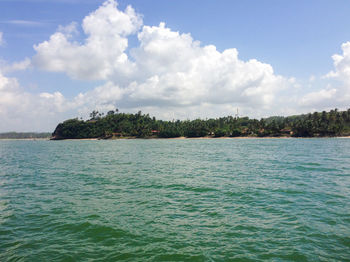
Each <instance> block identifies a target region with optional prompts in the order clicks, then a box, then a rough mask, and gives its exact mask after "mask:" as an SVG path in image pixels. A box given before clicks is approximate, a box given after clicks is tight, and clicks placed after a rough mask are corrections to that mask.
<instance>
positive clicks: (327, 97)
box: [300, 42, 350, 109]
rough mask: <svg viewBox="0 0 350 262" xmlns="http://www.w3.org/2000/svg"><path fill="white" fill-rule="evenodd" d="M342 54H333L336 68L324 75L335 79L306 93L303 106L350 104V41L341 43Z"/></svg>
mask: <svg viewBox="0 0 350 262" xmlns="http://www.w3.org/2000/svg"><path fill="white" fill-rule="evenodd" d="M341 49H342V54H335V55H333V56H332V59H333V65H334V70H332V71H330V72H329V73H328V74H326V75H325V76H324V78H325V79H330V80H333V81H334V82H333V83H332V84H329V85H328V86H327V87H326V88H323V89H321V90H318V91H315V92H311V93H308V94H306V95H304V96H303V97H302V99H301V101H300V104H301V105H302V106H313V107H316V108H322V107H323V108H332V107H333V108H334V107H341V108H344V109H345V108H346V107H348V106H349V105H350V42H346V43H343V44H342V45H341Z"/></svg>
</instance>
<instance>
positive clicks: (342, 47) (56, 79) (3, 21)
mask: <svg viewBox="0 0 350 262" xmlns="http://www.w3.org/2000/svg"><path fill="white" fill-rule="evenodd" d="M103 2H104V1H95V0H85V1H80V0H76V1H74V0H73V1H68V0H62V1H60V0H53V1H43V0H27V1H24V0H11V1H10V0H0V32H1V35H2V37H1V41H0V43H1V46H0V60H1V61H2V62H1V64H0V73H1V75H2V77H3V78H6V79H10V80H11V81H10V82H12V83H14V82H16V84H15V85H16V87H15V88H16V97H21V92H22V93H23V97H26V99H25V100H26V103H28V104H30V103H32V104H33V105H31V106H28V108H24V109H23V110H24V111H26V112H27V113H28V111H30V110H31V109H33V108H35V107H36V104H35V103H36V102H35V101H37V100H38V99H36V96H38V97H41V98H40V99H42V97H45V95H41V96H40V94H42V93H44V94H46V97H49V96H48V95H47V94H51V95H52V94H56V95H55V97H50V99H51V98H52V99H56V100H55V101H56V102H55V103H67V104H65V105H62V104H60V105H57V107H56V108H55V107H45V105H44V104H45V103H47V101H46V102H45V101H41V102H38V103H39V104H40V110H48V111H49V114H46V115H45V114H44V113H42V112H35V113H33V114H37V116H40V118H42V119H45V117H48V118H50V119H52V120H51V121H38V120H36V121H34V122H33V121H28V123H26V121H24V120H23V119H21V117H20V115H21V111H20V110H17V111H18V112H16V113H14V116H11V112H12V110H10V108H13V107H15V105H14V104H13V103H14V102H13V101H11V103H10V102H9V100H6V101H1V100H0V118H3V119H5V120H6V121H5V120H4V121H3V123H4V122H5V123H8V124H7V125H6V126H0V131H8V130H19V131H23V130H28V131H29V130H30V131H31V130H34V131H41V130H51V129H52V128H54V126H55V124H56V122H55V121H62V120H64V119H65V118H67V117H73V116H83V117H84V116H86V115H87V112H88V111H92V110H93V109H96V108H97V109H100V110H106V109H108V108H111V107H113V106H118V107H120V108H121V109H122V110H123V111H128V112H133V111H137V110H138V109H142V110H143V111H144V112H150V113H151V114H154V115H156V116H157V117H160V118H164V119H171V118H174V117H175V118H195V117H205V116H209V117H211V116H213V117H215V116H222V115H226V114H229V113H230V112H231V110H232V108H236V107H238V108H240V109H241V111H242V112H243V113H244V114H245V115H249V116H251V117H263V116H267V115H270V114H279V115H288V114H293V113H300V112H308V110H324V109H328V108H332V107H338V108H345V107H346V106H347V105H349V104H350V101H349V100H348V97H349V90H350V88H349V87H348V85H349V83H350V80H349V79H348V78H347V77H348V74H347V73H346V72H347V70H346V68H348V67H347V66H350V65H349V64H350V63H348V60H349V59H348V54H347V52H346V50H347V48H348V47H347V45H346V43H347V42H348V41H350V30H349V28H350V19H348V16H349V14H350V5H349V2H348V1H340V0H335V1H323V0H317V1H311V0H309V1H301V0H299V1H280V0H255V1H253V0H248V1H232V0H231V1H230V0H220V1H212V0H191V1H183V0H177V1H164V0H152V1H144V0H130V1H128V0H119V1H118V6H117V7H116V6H114V7H113V6H112V4H111V3H112V2H113V1H111V2H109V4H110V5H109V6H108V7H107V6H106V4H105V8H106V10H107V8H109V10H112V9H113V8H114V9H113V10H115V9H117V10H118V11H120V12H125V8H126V7H127V6H128V5H130V6H131V7H132V8H133V9H134V12H135V14H136V15H137V17H139V18H140V21H141V22H140V21H139V24H134V25H133V26H134V28H133V29H132V30H131V29H130V30H131V31H130V32H129V31H128V33H127V35H126V36H124V35H122V36H121V37H119V38H115V39H114V40H113V41H115V42H113V43H111V44H116V45H118V41H122V39H124V38H125V39H127V40H128V45H127V48H122V47H120V48H121V49H120V52H121V53H125V54H126V55H127V57H128V61H129V60H130V63H134V65H133V66H132V67H133V68H137V70H136V71H135V72H133V73H132V74H131V73H126V72H124V71H123V72H121V71H120V68H119V69H118V68H117V67H118V66H119V67H125V65H124V64H123V65H120V64H119V65H114V64H113V62H111V63H112V64H113V70H112V69H111V68H105V69H106V70H107V71H108V72H109V73H108V74H107V75H105V74H104V73H105V72H106V71H103V72H104V73H103V72H102V73H101V74H100V75H96V76H94V77H91V71H89V70H92V68H93V67H89V68H87V69H86V70H85V71H84V72H90V76H89V75H86V76H84V75H83V73H84V72H81V71H79V69H78V67H79V68H83V67H84V66H85V65H84V64H81V65H78V64H77V65H76V67H72V66H70V64H69V63H67V64H66V65H62V66H60V67H59V68H58V67H57V65H53V64H50V61H53V60H55V59H58V56H59V55H61V53H60V54H58V53H52V52H54V51H52V50H56V49H55V47H57V43H53V42H50V37H51V36H52V35H54V34H55V33H57V32H58V31H60V30H61V29H62V28H63V27H65V26H67V25H69V24H70V23H72V22H75V23H76V24H75V33H74V36H73V37H71V38H70V36H68V33H65V34H66V38H65V39H67V40H68V41H69V43H70V44H71V45H72V46H74V45H75V44H76V45H80V47H82V46H84V43H86V42H87V39H88V37H89V34H87V33H86V32H84V30H83V28H82V25H83V19H84V18H85V17H87V16H89V15H90V14H91V13H93V12H97V10H99V9H101V8H102V7H103ZM101 12H102V11H101ZM111 15H113V14H111ZM115 15H116V16H118V15H121V16H122V14H120V13H119V14H118V13H115ZM101 17H102V16H101ZM101 17H98V13H96V17H95V18H94V19H97V18H98V19H100V18H101ZM102 18H103V17H102ZM96 21H97V20H94V22H93V23H95V22H96ZM98 21H101V20H98ZM160 22H165V28H168V29H169V30H170V31H171V32H175V33H176V32H179V36H180V37H177V36H175V35H173V36H172V37H170V38H171V40H169V41H173V44H170V43H169V42H167V43H164V42H162V43H161V44H162V46H157V47H155V44H160V42H159V39H160V38H159V37H161V35H162V37H163V36H164V35H165V34H168V33H169V32H168V31H166V30H165V29H164V30H163V31H162V30H161V29H159V28H160ZM140 23H141V24H140ZM90 26H91V25H90ZM117 26H120V27H123V26H127V25H125V24H120V23H119V24H117ZM152 26H153V27H154V28H155V29H154V30H156V29H157V30H156V31H157V36H156V35H155V33H154V32H155V31H154V30H153V31H154V32H153V31H152V32H153V33H152V34H151V32H150V31H147V30H146V31H147V32H146V33H145V34H148V36H147V37H151V35H152V37H154V38H152V41H153V42H147V43H148V44H149V47H152V48H153V47H154V48H155V50H151V51H150V49H147V48H144V46H145V43H142V41H141V40H138V35H139V34H140V33H141V32H142V31H143V30H145V27H146V29H147V28H148V27H149V28H151V27H152ZM113 27H115V25H113ZM59 28H60V29H59ZM158 29H159V30H158ZM128 30H129V29H128ZM61 31H62V30H61ZM65 32H66V31H65ZM96 32H97V34H98V30H97V31H96ZM105 34H109V32H106V33H105ZM122 34H124V33H122ZM181 34H190V36H191V37H192V40H191V41H192V42H191V43H189V42H186V41H187V40H184V39H183V38H181ZM99 37H101V39H110V37H109V36H108V37H107V36H106V35H104V36H101V35H99ZM180 38H181V39H180ZM118 39H119V40H118ZM145 39H146V38H145ZM147 39H148V38H147ZM162 39H163V38H162ZM167 39H168V38H167ZM163 40H164V39H163ZM45 41H47V42H48V46H47V47H44V46H41V48H39V49H36V50H35V49H34V48H33V46H34V45H35V46H39V45H40V44H42V43H44V42H45ZM106 41H107V40H106ZM144 41H146V40H144ZM147 41H148V40H147ZM181 41H182V42H181ZM183 41H185V42H186V43H187V44H188V45H190V46H191V45H192V44H193V42H195V41H200V47H201V48H202V49H203V48H204V47H205V46H208V45H213V46H215V48H216V51H217V55H218V54H223V53H224V51H225V50H227V49H232V48H235V49H236V50H237V51H238V58H237V59H238V60H237V61H239V62H245V63H247V64H246V65H244V68H243V69H242V67H241V66H238V67H236V66H235V65H234V64H236V63H235V62H234V61H233V60H232V61H231V62H232V63H231V62H230V63H227V62H224V61H226V60H225V58H223V57H222V58H220V60H217V59H216V58H214V57H216V56H215V55H213V54H209V53H207V52H206V51H203V50H204V49H203V50H202V49H201V50H197V49H196V47H193V46H191V47H190V46H188V45H187V44H185V46H186V48H188V50H187V49H186V50H187V51H186V54H187V55H188V56H189V57H188V59H187V58H186V59H185V58H184V60H183V61H187V60H188V61H192V62H191V65H193V63H195V62H193V61H197V62H198V61H207V62H208V63H209V64H210V61H212V62H213V63H214V65H213V68H212V69H211V70H212V71H214V72H213V75H215V77H216V78H214V79H207V80H206V81H207V82H210V83H212V84H211V85H208V86H205V88H203V86H204V85H205V84H204V83H202V82H198V83H197V84H194V83H193V82H194V81H190V80H191V79H192V78H191V77H192V73H193V70H194V68H190V65H187V66H186V65H185V62H182V63H180V62H181V61H180V60H179V61H177V57H178V56H179V55H177V57H176V56H171V53H172V52H173V50H168V52H169V56H167V57H165V56H164V54H161V56H160V57H159V59H161V61H163V62H164V61H165V62H164V64H159V61H160V60H156V59H155V58H154V55H159V53H158V52H157V48H159V50H162V48H166V47H169V46H171V47H173V46H174V48H178V47H179V48H180V47H183V44H184V43H185V42H183ZM74 43H75V44H74ZM175 43H176V44H175ZM143 44H144V45H143ZM72 46H70V47H72ZM110 46H111V45H108V47H110ZM76 47H77V46H75V47H74V48H72V49H71V53H70V55H71V56H68V54H64V57H65V59H69V57H72V59H81V60H82V61H83V59H85V58H86V54H85V55H84V57H81V56H79V54H81V52H83V51H81V50H82V49H84V47H83V48H80V49H78V48H76ZM49 48H51V49H50V50H51V51H48V50H49ZM60 48H61V47H60ZM79 50H80V51H79ZM135 50H136V51H135ZM137 50H138V51H137ZM94 51H96V50H94ZM94 51H92V52H94ZM177 51H178V52H179V53H178V54H181V51H180V50H176V52H174V53H177ZM56 52H60V51H57V50H56ZM72 52H73V54H72ZM74 52H76V53H74ZM106 52H107V51H106ZM120 52H119V51H118V52H116V53H115V54H114V55H115V56H116V57H115V59H118V57H119V56H120V55H121V53H120ZM134 52H136V53H138V57H134V55H133V53H134ZM203 52H204V53H205V54H204V53H203ZM98 53H100V52H98ZM334 54H338V55H340V56H341V57H342V59H341V61H342V62H341V63H339V64H340V65H341V66H338V67H337V66H336V65H335V64H334V61H335V60H334V58H332V56H333V55H334ZM94 55H95V56H93V59H96V61H102V62H103V57H106V56H105V55H108V52H107V54H103V55H104V56H102V57H98V56H97V55H98V54H97V53H96V54H94ZM67 57H68V58H67ZM111 57H112V58H113V55H111ZM199 58H200V59H199ZM25 59H27V63H26V64H27V66H23V67H24V68H22V69H21V70H18V69H16V68H15V67H14V66H13V63H14V62H21V61H24V60H25ZM59 59H61V58H59ZM100 59H101V60H100ZM138 59H139V60H138ZM147 59H149V61H148V60H147ZM232 59H233V58H232ZM251 59H254V61H255V60H256V61H257V62H258V64H254V63H253V64H251V65H250V64H249V63H248V61H251ZM72 61H73V60H72ZM111 61H113V60H111ZM235 61H236V60H235ZM61 62H62V61H61ZM102 62H101V63H102ZM197 62H196V63H197ZM215 63H216V64H217V67H216V66H215ZM221 63H223V64H221ZM259 63H261V64H262V65H260V64H259ZM155 64H156V65H157V68H151V67H152V66H153V65H155ZM179 64H181V65H183V66H179ZM146 65H147V67H146ZM265 65H269V66H270V67H271V68H272V69H273V72H270V71H269V69H267V67H266V66H265ZM64 66H65V67H64ZM114 66H116V68H114ZM160 67H161V68H164V70H160V69H159V68H160ZM185 68H186V69H185ZM197 69H198V68H197V67H196V70H197ZM130 70H131V69H130ZM184 70H185V71H184ZM186 70H188V71H186ZM198 70H200V71H198V72H197V71H196V72H195V75H196V76H197V77H199V78H201V76H203V78H204V75H205V74H206V73H205V72H207V71H205V70H207V68H201V69H198ZM208 70H209V69H208ZM239 70H243V71H242V72H241V71H239ZM249 70H252V71H251V72H250V71H249ZM259 70H261V72H262V73H261V74H260V75H256V76H255V75H254V74H256V72H260V71H259ZM266 70H267V71H269V72H267V71H266ZM144 71H147V74H144V73H143V72H144ZM265 71H266V72H267V73H263V72H265ZM128 72H129V71H128ZM230 72H236V73H235V74H233V73H232V74H231V73H230ZM179 73H181V74H184V75H185V77H184V79H185V80H184V79H183V81H180V80H179V79H177V80H176V81H175V80H174V83H173V84H172V86H170V87H167V88H164V90H163V89H162V88H163V86H164V85H167V83H169V79H174V77H175V76H178V75H179ZM190 73H191V74H190ZM126 74H127V75H126ZM141 75H142V76H141ZM171 75H173V78H171V77H170V76H171ZM206 75H207V74H206ZM240 75H243V76H246V78H251V79H252V80H251V82H249V83H250V84H249V83H246V82H247V81H246V80H245V79H246V78H242V79H241V78H240V77H239V76H240ZM262 75H264V77H266V80H264V79H262V78H263V76H262ZM169 77H170V78H169ZM205 77H206V76H205ZM124 78H125V79H124ZM155 78H156V79H157V83H156V84H155V82H154V81H153V80H154V79H155ZM280 78H281V79H280ZM152 79H153V80H152ZM152 81H153V82H152ZM166 81H167V82H166ZM7 82H8V81H7ZM133 82H134V83H133ZM135 82H136V83H135ZM0 83H1V82H0ZM132 83H133V84H132ZM150 83H151V84H150ZM164 83H165V84H164ZM188 83H190V84H188ZM161 84H162V86H160V85H161ZM217 84H220V85H223V86H225V88H224V89H223V90H222V93H220V94H221V95H222V96H225V99H221V100H220V98H216V97H215V94H216V85H217ZM106 85H109V87H108V90H107V91H106V90H105V92H111V94H113V95H114V96H115V97H113V99H112V98H111V99H110V101H106V99H104V98H103V99H104V100H103V101H102V102H101V101H98V97H100V96H99V95H100V93H99V95H97V93H96V92H98V91H97V89H96V88H99V87H100V89H98V90H99V92H104V91H102V89H103V87H105V88H106ZM150 85H151V86H150ZM274 85H275V86H274ZM277 86H280V87H281V88H280V89H279V88H277ZM254 88H255V89H254ZM6 89H7V91H6V92H7V93H6V95H5V93H4V95H3V97H7V96H10V95H9V93H8V92H9V91H8V90H14V88H13V87H9V84H7V87H4V88H2V89H1V88H0V90H3V92H5V91H4V90H6ZM175 89H176V90H177V91H176V92H175V91H174V92H173V91H171V92H168V93H167V90H175ZM252 89H254V90H255V91H254V92H255V93H254V92H253V93H252V91H251V90H252ZM94 90H95V91H94ZM147 90H148V91H147ZM191 90H192V91H193V92H192V91H191ZM239 90H240V91H239ZM247 90H248V91H247ZM93 92H95V93H94V95H93V94H92V93H93ZM147 92H149V93H147ZM185 92H189V94H191V95H193V96H194V97H191V99H188V101H187V99H186V98H187V97H188V95H184V94H185ZM203 92H206V94H205V96H204V95H202V93H203ZM57 93H59V95H62V97H60V98H58V97H57V96H58V95H57ZM79 94H81V95H83V96H84V99H83V102H82V100H79V99H78V98H77V96H78V95H79ZM88 94H90V95H88ZM0 95H1V93H0ZM113 95H111V96H113ZM182 95H183V96H184V97H182V98H181V96H182ZM196 95H197V96H196ZM11 96H12V98H14V96H13V93H11ZM89 96H92V97H94V96H95V97H96V101H92V100H93V98H90V97H89ZM195 96H196V97H195ZM87 97H89V98H87ZM174 97H176V99H173V98H174ZM213 97H215V98H213ZM230 97H231V99H230ZM258 97H263V99H262V100H261V101H260V100H259V99H258ZM288 97H293V99H294V100H293V101H292V100H290V101H289V100H288V101H287V100H285V99H287V98H288ZM320 98H322V99H320ZM40 99H39V100H40ZM57 99H58V100H60V99H61V100H62V101H63V100H64V102H62V101H61V100H60V101H61V102H57ZM13 100H16V99H13ZM173 100H176V102H173ZM275 100H276V101H279V102H280V101H281V100H283V101H284V102H283V104H284V105H286V108H282V109H281V105H279V104H278V103H276V101H275ZM321 100H322V101H321ZM87 101H88V102H87ZM300 101H303V102H300ZM1 102H2V105H1ZM299 102H300V103H299ZM55 103H54V104H55ZM274 103H275V104H276V105H275V107H274V106H273V104H274ZM49 104H52V102H50V103H49ZM68 104H69V105H68ZM76 104H79V106H77V105H76ZM1 108H3V109H2V110H1ZM64 108H69V109H67V110H65V109H64ZM33 110H34V109H33ZM34 111H35V110H34ZM5 112H6V114H5ZM11 117H12V118H13V119H17V120H11ZM23 118H26V119H27V117H26V114H25V113H23Z"/></svg>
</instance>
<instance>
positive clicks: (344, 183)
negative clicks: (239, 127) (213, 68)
mask: <svg viewBox="0 0 350 262" xmlns="http://www.w3.org/2000/svg"><path fill="white" fill-rule="evenodd" d="M0 261H350V139H260V140H259V139H210V140H206V139H198V140H191V139H186V140H117V141H60V142H54V141H0Z"/></svg>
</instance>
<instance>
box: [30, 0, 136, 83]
mask: <svg viewBox="0 0 350 262" xmlns="http://www.w3.org/2000/svg"><path fill="white" fill-rule="evenodd" d="M141 24H142V19H141V17H140V16H139V15H137V14H136V13H135V11H134V9H132V8H131V7H130V6H128V7H127V8H126V9H125V11H124V12H122V11H119V10H118V9H117V3H116V2H114V1H112V0H110V1H106V2H105V3H104V4H103V5H102V6H101V7H100V8H98V9H97V10H96V11H95V12H93V13H91V14H90V15H88V16H86V17H85V18H84V20H83V23H82V28H83V31H84V33H85V34H86V35H87V38H86V39H85V41H84V43H78V42H76V41H73V40H71V37H72V32H73V31H75V28H74V24H71V25H70V26H69V27H68V28H66V30H62V27H61V28H59V31H58V32H56V33H55V34H53V35H52V36H51V37H50V39H49V40H48V41H45V42H43V43H40V44H38V45H36V46H34V49H35V50H36V52H37V54H36V55H35V56H34V58H33V63H34V64H35V65H36V66H37V67H39V68H41V69H43V70H47V71H52V72H65V73H67V74H68V75H69V76H71V77H72V78H77V79H89V80H97V79H103V80H105V79H108V78H109V77H111V75H121V76H125V75H127V74H128V72H129V71H130V70H131V67H132V63H131V62H130V61H129V60H128V57H127V55H126V53H125V51H126V49H127V47H128V38H127V36H129V35H130V34H132V33H135V32H136V31H137V30H138V29H139V27H140V26H141Z"/></svg>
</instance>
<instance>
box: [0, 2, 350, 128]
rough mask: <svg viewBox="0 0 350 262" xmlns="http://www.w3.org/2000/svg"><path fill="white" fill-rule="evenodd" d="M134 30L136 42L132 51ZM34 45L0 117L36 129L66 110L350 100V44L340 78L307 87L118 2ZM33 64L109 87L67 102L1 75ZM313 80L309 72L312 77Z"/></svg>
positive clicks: (0, 80)
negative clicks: (145, 20) (21, 121)
mask: <svg viewBox="0 0 350 262" xmlns="http://www.w3.org/2000/svg"><path fill="white" fill-rule="evenodd" d="M131 36H134V37H135V36H136V37H137V39H138V44H137V45H136V46H134V47H132V48H131V47H130V46H129V43H128V40H129V37H131ZM34 49H35V51H36V54H35V55H34V57H33V58H32V60H29V59H26V60H23V61H22V62H18V63H13V64H12V65H10V66H8V70H7V71H6V70H5V69H4V68H3V71H2V74H0V115H1V114H2V115H3V116H4V115H6V114H10V111H11V114H13V115H18V116H19V115H22V116H25V117H24V118H25V119H30V120H28V121H27V122H28V123H30V121H32V123H36V122H35V121H37V123H38V126H39V122H40V123H44V121H42V120H41V121H39V120H37V119H50V121H51V122H50V123H51V124H50V125H48V126H50V128H52V129H53V128H54V126H55V125H56V124H57V122H58V120H63V119H65V118H67V117H68V116H77V115H82V116H88V113H89V112H91V111H92V110H93V109H98V110H101V111H107V110H111V109H115V108H116V107H118V108H119V109H121V110H125V111H128V112H135V111H138V110H142V111H144V112H147V113H150V114H151V115H155V116H157V117H160V118H163V119H176V118H181V119H185V118H195V117H218V116H222V115H228V114H230V115H232V114H234V113H235V112H236V108H239V109H240V113H241V114H243V115H249V116H252V117H262V116H268V115H277V114H280V115H286V114H295V113H300V112H301V111H302V112H305V111H308V110H310V109H312V110H313V109H317V110H319V109H322V110H323V109H324V107H325V106H327V107H336V106H337V107H339V105H344V106H347V105H349V95H350V90H349V88H350V43H345V44H343V45H342V50H343V53H342V54H341V55H334V56H333V61H334V70H333V71H331V72H330V73H329V74H327V78H328V79H334V80H337V81H338V82H339V83H340V85H337V86H335V85H334V83H332V84H331V85H329V86H327V87H326V88H323V89H321V90H317V89H312V91H307V90H306V89H305V88H301V87H300V83H299V82H298V81H297V80H296V79H294V78H287V77H284V76H280V75H277V74H276V73H275V72H274V69H273V67H272V66H271V65H270V64H267V63H263V62H261V61H258V60H256V59H250V60H248V61H243V60H241V59H240V58H239V53H238V50H237V49H235V48H231V49H227V50H224V51H219V50H217V48H216V47H215V46H214V45H202V44H201V43H200V42H199V41H196V40H195V39H193V38H192V36H191V34H189V33H187V34H186V33H180V32H176V31H173V30H172V29H171V28H169V27H167V26H166V25H165V23H160V24H159V25H157V26H149V25H144V24H143V21H142V16H141V15H140V14H137V13H136V12H135V10H134V9H133V8H132V7H130V6H128V7H127V8H126V9H125V10H124V11H121V10H119V9H118V4H117V3H116V2H115V1H113V0H108V1H106V2H105V3H103V4H102V5H101V6H100V7H99V8H98V9H97V10H96V11H94V12H92V13H90V14H89V15H87V16H86V17H85V18H84V19H83V21H82V23H81V25H79V24H78V23H76V22H72V23H71V24H69V25H67V26H60V27H59V28H58V30H57V31H56V32H55V33H54V34H53V35H51V36H50V38H49V39H48V40H47V41H44V42H42V43H39V44H37V45H35V46H34ZM31 65H33V66H34V67H36V68H40V69H42V70H45V71H49V72H63V73H66V74H67V75H68V76H70V77H71V78H73V79H81V80H99V81H100V82H101V83H102V84H100V85H99V86H97V87H96V88H94V89H92V90H87V91H86V92H82V93H79V94H77V95H76V96H75V97H73V98H71V99H66V98H65V97H64V96H63V94H62V93H61V92H54V93H40V94H36V95H34V94H30V93H28V92H25V91H24V90H23V88H21V87H20V86H19V84H18V82H17V81H16V80H15V79H13V78H8V77H5V76H4V72H5V73H7V72H11V70H20V69H26V68H28V67H29V66H31ZM0 71H1V70H0ZM314 81H315V78H314V77H312V78H310V81H309V82H314ZM325 86H326V85H325ZM11 119H12V120H11ZM13 119H16V118H13V117H11V118H7V120H6V121H15V120H13ZM18 119H20V118H18ZM6 121H5V122H6ZM14 124H15V123H13V125H14ZM18 126H20V125H18ZM42 126H44V125H42ZM22 129H23V128H22ZM41 130H43V128H41Z"/></svg>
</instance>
